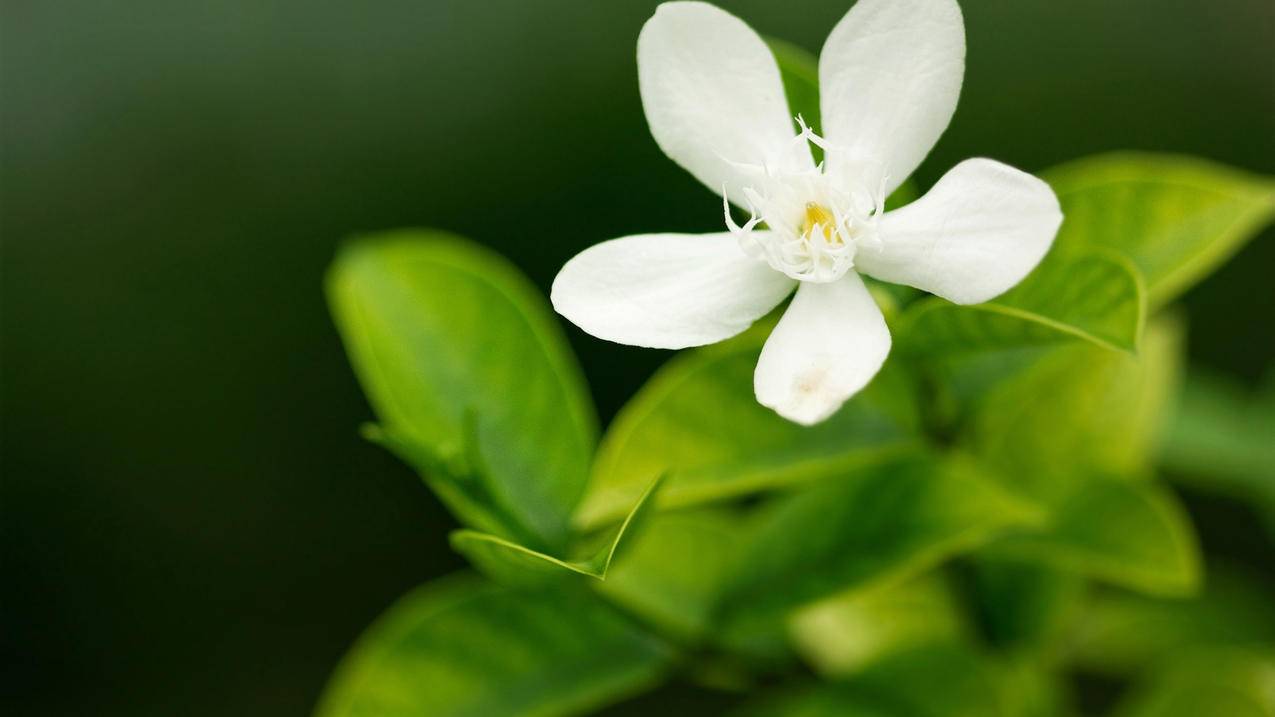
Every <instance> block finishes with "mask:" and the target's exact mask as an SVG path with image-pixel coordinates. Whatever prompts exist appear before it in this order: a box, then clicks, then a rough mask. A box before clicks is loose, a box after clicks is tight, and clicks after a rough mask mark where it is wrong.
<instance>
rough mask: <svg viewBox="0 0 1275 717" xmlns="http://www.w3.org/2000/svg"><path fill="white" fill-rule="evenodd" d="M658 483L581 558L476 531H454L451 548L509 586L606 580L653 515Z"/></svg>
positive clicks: (648, 488)
mask: <svg viewBox="0 0 1275 717" xmlns="http://www.w3.org/2000/svg"><path fill="white" fill-rule="evenodd" d="M659 484H660V479H658V478H657V479H656V480H655V481H654V482H652V483H651V485H650V486H648V487H647V489H646V491H645V492H644V493H642V495H641V496H639V497H638V500H637V503H636V504H635V505H634V506H633V509H632V510H631V511H629V514H628V516H626V517H625V519H624V522H622V523H620V524H619V525H618V526H616V527H615V528H614V529H613V530H611V531H609V533H610V535H609V536H607V538H606V539H605V540H603V541H601V545H599V546H597V547H592V548H586V550H585V551H584V552H585V554H584V557H581V558H577V559H574V560H563V559H561V558H557V557H554V556H552V555H547V554H545V553H541V552H539V551H536V550H532V549H531V548H528V547H526V546H524V545H521V544H519V543H515V542H512V541H509V540H505V539H504V538H501V537H499V536H495V535H491V534H489V533H480V532H478V531H475V530H457V531H454V532H452V534H451V543H452V547H453V548H455V549H456V550H457V551H459V552H461V553H463V554H464V555H465V556H466V557H467V558H469V560H470V562H472V563H473V564H474V565H475V566H476V567H477V568H478V569H479V570H481V571H483V572H484V573H486V574H487V575H489V576H491V577H492V578H494V579H496V580H498V581H500V582H503V583H506V584H510V585H538V584H541V583H544V582H548V581H551V580H553V579H555V578H560V577H563V576H564V574H569V573H579V574H581V575H587V576H589V577H592V578H598V579H599V580H604V579H606V576H607V570H608V569H609V568H610V567H611V561H612V560H614V559H615V556H616V554H617V553H618V552H619V550H620V547H621V545H624V546H626V547H627V544H628V539H629V538H630V535H631V534H632V533H634V532H637V531H639V530H640V529H641V523H642V522H643V521H644V518H645V516H646V515H647V514H648V513H649V512H650V511H649V506H650V498H651V496H652V494H653V493H655V491H656V490H658V488H659Z"/></svg>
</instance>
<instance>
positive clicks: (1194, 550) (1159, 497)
mask: <svg viewBox="0 0 1275 717" xmlns="http://www.w3.org/2000/svg"><path fill="white" fill-rule="evenodd" d="M1051 508H1052V510H1051V513H1050V519H1049V522H1048V523H1047V524H1046V526H1045V527H1044V528H1043V529H1041V530H1038V531H1035V532H1032V533H1024V534H1014V535H1012V536H1009V537H1007V538H1006V539H1004V540H1002V541H999V542H997V543H996V544H995V545H994V546H992V547H991V548H989V550H988V552H989V554H990V555H992V556H993V557H996V556H1000V557H1007V558H1014V559H1017V560H1026V561H1029V562H1042V563H1044V564H1047V565H1053V566H1055V567H1057V568H1060V569H1063V570H1068V571H1074V572H1077V573H1081V574H1084V575H1087V576H1090V577H1094V578H1099V579H1102V580H1105V581H1107V582H1111V583H1113V584H1117V585H1122V586H1125V587H1128V588H1131V589H1134V590H1142V591H1145V592H1148V593H1153V594H1157V595H1185V594H1190V593H1191V592H1193V591H1194V590H1196V589H1197V587H1198V584H1199V580H1200V557H1199V546H1198V545H1197V543H1196V539H1195V532H1194V530H1192V528H1191V523H1190V520H1189V519H1188V518H1187V515H1186V512H1185V511H1184V510H1183V509H1182V507H1181V505H1179V504H1178V502H1177V500H1175V499H1174V497H1173V495H1172V494H1171V493H1170V492H1168V491H1166V490H1164V489H1162V488H1160V487H1159V486H1156V485H1154V484H1152V483H1137V482H1132V481H1126V480H1113V479H1109V478H1101V477H1096V478H1092V479H1089V480H1085V481H1083V482H1082V483H1080V484H1079V485H1073V486H1071V488H1070V492H1069V493H1068V494H1066V495H1065V496H1060V497H1059V498H1058V500H1057V502H1056V503H1054V504H1053V505H1052V506H1051Z"/></svg>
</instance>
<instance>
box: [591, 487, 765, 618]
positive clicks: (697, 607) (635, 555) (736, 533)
mask: <svg viewBox="0 0 1275 717" xmlns="http://www.w3.org/2000/svg"><path fill="white" fill-rule="evenodd" d="M745 530H746V525H745V523H744V520H743V519H742V518H741V517H740V516H738V515H736V514H735V513H734V512H732V511H727V510H723V509H719V508H700V509H694V510H685V511H667V512H662V513H655V514H653V515H651V516H650V517H649V518H648V519H647V521H646V525H645V527H644V528H643V530H642V532H641V533H640V534H639V535H637V536H636V537H635V538H634V540H633V541H632V543H631V544H630V545H629V546H628V548H626V550H625V551H624V554H623V556H621V558H620V559H619V560H617V561H616V562H615V565H614V566H613V567H612V569H611V571H610V573H609V574H608V575H607V579H606V582H603V583H599V584H597V585H596V586H595V588H596V589H597V590H598V592H600V593H602V594H603V595H605V596H607V598H609V599H610V600H612V601H613V602H615V603H616V604H618V605H620V606H621V607H623V608H624V609H625V610H627V611H629V612H631V613H633V614H636V615H639V616H640V617H641V618H642V619H643V620H645V621H647V622H650V623H652V624H654V625H657V626H659V627H660V629H661V630H662V631H665V632H667V633H669V634H672V635H675V636H676V637H677V638H678V639H680V640H683V641H688V642H704V641H706V640H708V639H709V637H710V636H711V631H712V627H713V625H712V618H713V608H714V606H715V605H716V604H717V600H718V595H719V593H720V591H721V582H722V579H723V578H724V577H725V575H726V571H727V570H728V569H729V568H730V565H731V563H732V562H733V560H734V559H735V554H736V553H737V552H738V545H739V537H740V535H741V534H742V533H743V532H744V531H745Z"/></svg>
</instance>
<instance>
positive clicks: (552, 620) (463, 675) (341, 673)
mask: <svg viewBox="0 0 1275 717" xmlns="http://www.w3.org/2000/svg"><path fill="white" fill-rule="evenodd" d="M669 659H670V653H669V651H668V648H667V647H666V646H665V645H664V644H663V643H662V642H660V641H659V640H657V639H655V638H653V637H651V636H650V635H647V634H646V633H644V632H642V631H641V630H640V629H638V628H637V627H635V626H634V625H633V624H632V623H631V622H630V621H629V620H627V619H626V618H624V617H623V616H622V615H620V614H619V613H617V612H616V611H614V610H613V609H611V608H610V607H608V606H607V605H606V604H605V603H602V602H601V601H599V600H598V599H597V598H596V597H594V596H593V595H591V594H590V593H589V592H588V591H584V590H580V589H570V586H560V587H559V588H558V589H555V590H542V591H517V590H510V589H506V588H501V587H497V586H494V585H491V584H489V583H483V582H479V581H476V580H474V579H472V577H469V576H466V577H465V578H463V579H456V578H451V579H448V580H445V581H442V582H440V583H434V584H430V585H426V586H424V587H422V588H419V589H417V590H416V591H414V592H412V593H410V594H408V595H407V596H405V597H403V598H402V599H401V600H399V601H398V602H397V603H395V605H394V606H393V607H391V608H390V609H389V610H388V611H387V612H386V613H385V614H384V615H382V616H381V617H380V618H379V619H378V620H377V621H376V623H375V624H373V625H372V627H370V628H369V629H368V630H367V632H366V633H364V635H363V636H362V637H360V638H359V640H358V642H357V644H355V646H354V647H353V648H352V649H351V650H350V652H349V654H347V655H346V656H345V658H344V659H343V660H342V663H341V665H340V666H339V667H338V668H337V671H336V673H335V674H334V676H333V678H332V680H331V682H330V683H329V684H328V686H327V688H326V690H325V693H324V695H323V697H322V699H321V701H320V704H319V707H318V709H317V711H316V715H318V717H364V716H366V717H398V716H402V717H408V716H411V717H416V716H417V715H430V716H431V717H448V716H457V717H460V716H464V717H479V716H482V715H512V714H518V715H538V716H541V717H550V716H551V715H573V714H579V713H581V712H586V711H589V710H590V709H593V708H596V707H599V706H602V705H605V704H608V703H611V702H615V701H617V700H619V699H622V698H624V697H627V696H629V695H631V694H634V693H636V692H639V691H642V690H644V689H646V688H648V687H650V686H652V685H653V684H654V683H655V682H657V681H658V680H659V679H660V677H661V675H662V673H663V672H664V670H665V669H666V668H667V665H668V662H669Z"/></svg>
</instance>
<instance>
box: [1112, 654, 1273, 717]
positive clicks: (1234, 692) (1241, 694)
mask: <svg viewBox="0 0 1275 717" xmlns="http://www.w3.org/2000/svg"><path fill="white" fill-rule="evenodd" d="M1113 714H1114V715H1115V717H1272V716H1273V715H1275V650H1272V649H1271V648H1270V647H1269V646H1268V647H1266V648H1265V649H1262V650H1234V649H1232V650H1204V651H1198V652H1189V653H1186V654H1181V655H1176V656H1174V659H1173V660H1172V661H1171V662H1170V664H1168V665H1166V666H1163V667H1161V668H1159V669H1157V670H1156V671H1155V673H1154V674H1153V675H1152V676H1151V677H1150V678H1149V679H1147V680H1146V681H1145V682H1144V683H1143V684H1141V685H1139V687H1138V688H1137V689H1136V690H1134V692H1133V693H1132V694H1131V695H1130V696H1129V697H1128V698H1126V699H1125V700H1123V701H1122V702H1121V704H1120V705H1119V706H1118V707H1117V708H1116V710H1115V711H1114V712H1113Z"/></svg>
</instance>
